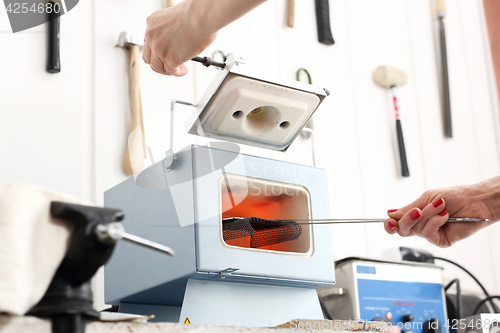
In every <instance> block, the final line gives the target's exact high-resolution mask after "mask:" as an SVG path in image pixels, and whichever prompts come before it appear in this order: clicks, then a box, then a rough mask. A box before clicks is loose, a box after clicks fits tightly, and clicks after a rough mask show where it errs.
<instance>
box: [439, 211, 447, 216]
mask: <svg viewBox="0 0 500 333" xmlns="http://www.w3.org/2000/svg"><path fill="white" fill-rule="evenodd" d="M446 214H448V211H447V210H443V211H442V212H441V213H439V216H445V215H446Z"/></svg>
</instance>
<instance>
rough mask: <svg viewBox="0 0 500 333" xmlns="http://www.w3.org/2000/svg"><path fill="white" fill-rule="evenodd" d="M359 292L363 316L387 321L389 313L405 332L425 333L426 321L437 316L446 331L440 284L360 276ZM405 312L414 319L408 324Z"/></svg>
mask: <svg viewBox="0 0 500 333" xmlns="http://www.w3.org/2000/svg"><path fill="white" fill-rule="evenodd" d="M358 268H359V266H358ZM372 274H373V273H372ZM358 295H359V308H360V319H363V320H373V319H376V318H383V319H384V320H386V319H389V318H387V317H386V314H387V313H388V312H390V313H391V314H392V322H393V323H394V325H398V326H399V327H400V328H401V330H402V331H408V332H410V331H411V332H412V333H423V329H422V327H423V325H424V323H425V321H426V320H428V319H432V318H438V319H439V321H440V323H441V332H443V333H446V332H447V330H446V326H445V325H446V322H445V314H444V307H443V294H442V286H441V284H438V283H420V282H398V281H381V280H365V279H358ZM404 315H413V320H412V321H409V322H407V323H405V322H404V320H403V316H404ZM408 317H411V316H407V317H406V319H408ZM398 323H399V324H398Z"/></svg>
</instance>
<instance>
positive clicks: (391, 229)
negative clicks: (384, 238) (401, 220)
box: [387, 222, 396, 231]
mask: <svg viewBox="0 0 500 333" xmlns="http://www.w3.org/2000/svg"><path fill="white" fill-rule="evenodd" d="M387 226H388V227H389V230H390V231H394V230H396V226H395V225H394V224H392V223H391V222H389V223H388V224H387Z"/></svg>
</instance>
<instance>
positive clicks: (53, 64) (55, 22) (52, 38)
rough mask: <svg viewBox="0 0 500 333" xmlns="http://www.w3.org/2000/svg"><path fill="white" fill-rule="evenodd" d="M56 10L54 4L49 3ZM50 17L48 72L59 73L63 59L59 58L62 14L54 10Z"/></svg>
mask: <svg viewBox="0 0 500 333" xmlns="http://www.w3.org/2000/svg"><path fill="white" fill-rule="evenodd" d="M48 3H50V4H52V8H54V2H53V1H49V2H48ZM48 15H49V36H48V39H49V40H48V55H47V56H48V58H47V72H49V73H59V72H60V71H61V59H60V57H59V37H60V28H61V18H60V15H61V13H60V12H59V13H56V12H55V11H54V10H52V11H51V13H49V14H48Z"/></svg>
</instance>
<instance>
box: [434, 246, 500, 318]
mask: <svg viewBox="0 0 500 333" xmlns="http://www.w3.org/2000/svg"><path fill="white" fill-rule="evenodd" d="M432 257H433V258H434V259H436V260H441V261H446V262H447V263H450V264H452V265H455V266H457V267H458V268H460V269H461V270H463V271H464V272H465V273H467V274H468V275H469V276H470V277H471V278H472V279H473V280H474V281H476V283H477V285H478V286H479V288H481V290H482V291H483V293H484V295H486V299H488V298H489V297H490V294H489V293H488V292H487V291H486V288H485V287H484V286H483V284H482V283H481V282H479V280H478V279H477V278H476V277H475V276H474V274H472V273H471V272H469V270H467V269H466V268H465V267H463V266H462V265H460V264H458V263H456V262H454V261H453V260H450V259H446V258H442V257H435V256H432ZM488 301H489V302H490V304H491V306H492V307H493V311H494V312H498V310H497V307H496V306H495V303H493V301H492V300H488ZM485 302H486V301H485Z"/></svg>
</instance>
